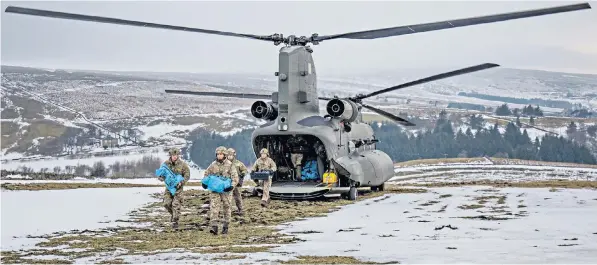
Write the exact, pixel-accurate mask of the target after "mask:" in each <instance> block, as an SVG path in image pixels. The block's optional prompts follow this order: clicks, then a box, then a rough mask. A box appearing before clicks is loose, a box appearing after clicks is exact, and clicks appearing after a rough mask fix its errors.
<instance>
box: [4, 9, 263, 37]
mask: <svg viewBox="0 0 597 265" xmlns="http://www.w3.org/2000/svg"><path fill="white" fill-rule="evenodd" d="M5 12H7V13H17V14H23V15H32V16H40V17H51V18H62V19H72V20H82V21H90V22H98V23H108V24H118V25H128V26H138V27H146V28H158V29H169V30H180V31H189V32H196V33H206V34H215V35H222V36H232V37H242V38H249V39H256V40H264V41H272V37H270V36H259V35H253V34H241V33H234V32H226V31H217V30H209V29H199V28H189V27H181V26H171V25H164V24H156V23H148V22H141V21H133V20H124V19H118V18H109V17H100V16H88V15H80V14H73V13H64V12H56V11H49V10H41V9H33V8H25V7H16V6H9V7H7V8H6V10H5Z"/></svg>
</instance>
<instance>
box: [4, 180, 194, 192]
mask: <svg viewBox="0 0 597 265" xmlns="http://www.w3.org/2000/svg"><path fill="white" fill-rule="evenodd" d="M163 186H164V184H134V183H3V184H2V185H1V187H2V188H3V189H7V190H31V191H37V190H68V189H90V188H145V187H163ZM185 186H201V183H200V182H188V183H187V184H186V185H185Z"/></svg>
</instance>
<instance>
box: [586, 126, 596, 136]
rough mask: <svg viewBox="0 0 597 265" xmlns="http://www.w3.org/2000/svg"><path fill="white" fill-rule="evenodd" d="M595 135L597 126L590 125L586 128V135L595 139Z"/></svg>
mask: <svg viewBox="0 0 597 265" xmlns="http://www.w3.org/2000/svg"><path fill="white" fill-rule="evenodd" d="M596 133H597V125H591V126H589V127H587V134H588V135H589V136H591V137H596V136H597V135H596Z"/></svg>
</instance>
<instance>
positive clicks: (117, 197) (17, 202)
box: [2, 187, 163, 251]
mask: <svg viewBox="0 0 597 265" xmlns="http://www.w3.org/2000/svg"><path fill="white" fill-rule="evenodd" d="M161 191H163V188H162V187H155V188H154V187H151V188H110V189H72V190H42V191H2V250H3V251H4V250H17V249H26V248H29V247H33V246H34V245H35V244H36V243H38V242H40V241H41V240H42V239H38V238H27V237H26V236H27V235H33V236H41V235H46V234H49V233H54V232H61V231H70V230H74V229H78V230H82V229H99V228H106V227H114V226H118V225H125V224H119V223H115V222H112V221H113V220H116V219H123V220H125V219H127V218H128V217H127V214H128V212H130V211H131V210H133V209H136V208H138V207H142V206H143V205H145V204H147V203H152V202H154V201H156V200H155V199H152V198H151V196H150V195H151V194H152V193H156V192H161ZM100 222H109V223H100Z"/></svg>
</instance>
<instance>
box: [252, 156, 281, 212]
mask: <svg viewBox="0 0 597 265" xmlns="http://www.w3.org/2000/svg"><path fill="white" fill-rule="evenodd" d="M259 154H260V155H261V157H260V158H258V159H257V161H255V164H253V171H254V172H257V171H262V170H271V171H274V172H275V171H276V170H277V168H276V163H275V162H274V160H273V159H271V158H270V157H269V151H267V149H265V148H263V149H261V151H260V152H259ZM261 183H262V184H261V185H260V186H262V187H263V196H262V197H261V206H263V207H267V206H268V205H269V201H270V199H269V188H270V187H271V186H272V177H271V176H270V177H269V178H268V179H267V180H264V181H262V182H261Z"/></svg>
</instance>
